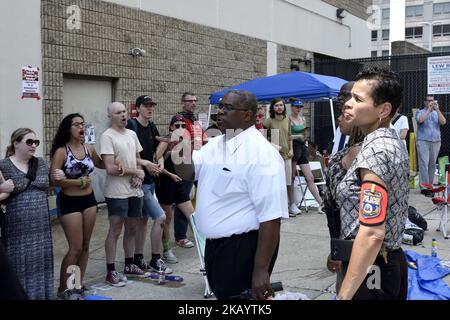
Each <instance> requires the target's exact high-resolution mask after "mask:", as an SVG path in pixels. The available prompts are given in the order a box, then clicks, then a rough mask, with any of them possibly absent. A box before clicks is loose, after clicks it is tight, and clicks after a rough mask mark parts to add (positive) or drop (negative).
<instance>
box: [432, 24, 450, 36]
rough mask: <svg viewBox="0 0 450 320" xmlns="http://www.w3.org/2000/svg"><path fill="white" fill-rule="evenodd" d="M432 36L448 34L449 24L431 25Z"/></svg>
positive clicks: (449, 32)
mask: <svg viewBox="0 0 450 320" xmlns="http://www.w3.org/2000/svg"><path fill="white" fill-rule="evenodd" d="M433 36H435V37H444V36H450V24H442V25H440V26H433Z"/></svg>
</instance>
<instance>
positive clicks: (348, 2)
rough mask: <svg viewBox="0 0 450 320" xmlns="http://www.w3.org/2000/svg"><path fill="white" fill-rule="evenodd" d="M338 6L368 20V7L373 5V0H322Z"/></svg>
mask: <svg viewBox="0 0 450 320" xmlns="http://www.w3.org/2000/svg"><path fill="white" fill-rule="evenodd" d="M322 1H323V2H326V3H328V4H331V5H332V6H335V7H336V8H343V9H345V10H347V11H348V12H349V13H351V14H353V15H355V16H357V17H359V18H361V19H363V20H366V19H367V18H368V16H369V15H368V14H367V13H366V10H367V8H368V7H369V6H370V5H372V0H322Z"/></svg>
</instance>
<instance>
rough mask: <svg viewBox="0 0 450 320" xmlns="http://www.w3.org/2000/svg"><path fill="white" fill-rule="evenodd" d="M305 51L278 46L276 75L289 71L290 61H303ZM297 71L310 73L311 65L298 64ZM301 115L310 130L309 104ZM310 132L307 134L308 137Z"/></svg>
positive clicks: (311, 53) (312, 54)
mask: <svg viewBox="0 0 450 320" xmlns="http://www.w3.org/2000/svg"><path fill="white" fill-rule="evenodd" d="M306 53H307V51H305V50H302V49H297V48H292V47H288V46H283V45H278V52H277V60H278V61H277V62H278V73H285V72H290V71H291V59H304V58H305V56H306ZM310 55H311V57H313V56H314V53H313V52H310ZM298 66H299V67H300V70H299V71H303V72H311V67H312V66H311V64H305V63H302V62H301V63H299V64H298ZM303 115H304V116H305V119H306V126H307V127H309V128H311V107H310V105H309V103H306V104H305V107H304V108H303ZM309 135H310V132H307V136H308V137H309Z"/></svg>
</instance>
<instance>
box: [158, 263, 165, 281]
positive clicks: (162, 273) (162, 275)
mask: <svg viewBox="0 0 450 320" xmlns="http://www.w3.org/2000/svg"><path fill="white" fill-rule="evenodd" d="M158 274H159V277H158V284H160V285H163V284H165V283H166V275H165V272H164V271H163V269H162V267H161V266H159V271H158Z"/></svg>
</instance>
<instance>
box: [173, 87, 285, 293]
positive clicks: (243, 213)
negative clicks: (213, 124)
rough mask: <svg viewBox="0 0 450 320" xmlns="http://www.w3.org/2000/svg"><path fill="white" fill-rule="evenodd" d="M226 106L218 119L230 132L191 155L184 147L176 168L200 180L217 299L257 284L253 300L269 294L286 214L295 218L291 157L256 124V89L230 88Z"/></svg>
mask: <svg viewBox="0 0 450 320" xmlns="http://www.w3.org/2000/svg"><path fill="white" fill-rule="evenodd" d="M219 108H220V109H221V112H220V113H219V115H218V119H217V122H218V124H219V125H223V126H224V127H225V128H226V129H227V132H226V134H225V135H221V136H218V137H214V138H212V139H210V140H209V142H208V143H207V144H206V145H204V146H203V147H202V148H201V149H200V150H198V151H194V152H193V155H192V159H190V154H189V153H188V154H186V153H185V156H184V157H183V162H184V163H182V164H180V165H176V170H177V172H178V174H179V175H180V177H182V178H183V179H185V180H191V181H192V180H198V192H197V208H196V216H195V218H196V223H197V228H198V230H199V232H200V233H202V234H203V235H204V236H205V237H206V238H207V240H206V248H205V265H206V273H207V276H208V280H209V282H210V284H211V287H212V291H213V292H214V294H215V295H216V297H217V298H218V299H227V298H233V297H236V296H238V295H239V294H240V293H241V292H243V291H245V290H247V289H252V297H253V298H254V299H267V298H268V297H269V296H271V295H273V289H272V287H271V286H270V274H271V272H272V269H273V266H274V264H275V260H276V257H277V252H278V244H279V239H280V220H281V219H282V218H288V207H287V193H286V177H285V173H284V161H283V159H282V158H281V156H280V154H279V153H278V152H277V150H275V148H273V147H272V145H271V144H270V143H269V142H268V141H267V140H266V139H265V138H264V137H263V135H261V133H260V132H259V131H258V130H257V129H256V127H255V120H256V108H257V101H256V97H255V96H254V95H253V94H252V93H250V92H247V91H242V90H233V91H230V92H228V93H227V94H226V95H225V96H224V97H223V98H222V100H221V103H220V105H219ZM191 160H192V161H191ZM174 162H175V163H177V162H176V161H174ZM178 163H179V162H178Z"/></svg>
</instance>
